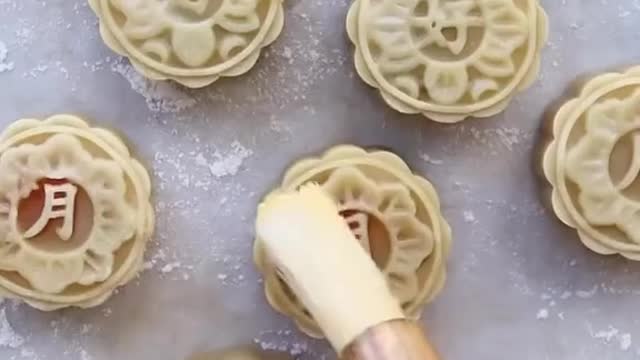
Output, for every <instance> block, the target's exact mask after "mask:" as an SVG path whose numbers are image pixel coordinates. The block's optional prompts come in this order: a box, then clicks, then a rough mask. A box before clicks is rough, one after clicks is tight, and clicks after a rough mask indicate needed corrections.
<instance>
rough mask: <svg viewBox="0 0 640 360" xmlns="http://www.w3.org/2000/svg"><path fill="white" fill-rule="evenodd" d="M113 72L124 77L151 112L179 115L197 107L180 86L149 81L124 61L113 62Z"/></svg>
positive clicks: (165, 82)
mask: <svg viewBox="0 0 640 360" xmlns="http://www.w3.org/2000/svg"><path fill="white" fill-rule="evenodd" d="M111 70H113V71H114V72H116V73H118V74H120V75H122V76H123V77H124V78H125V79H126V80H127V81H128V82H129V84H130V85H131V88H132V89H133V90H134V91H135V92H137V93H138V94H140V95H142V96H143V97H144V99H145V101H146V102H147V106H148V107H149V110H151V111H154V112H161V113H177V112H180V111H183V110H186V109H188V108H191V107H193V106H194V105H196V100H195V99H194V98H193V97H191V96H189V94H187V92H186V91H184V90H182V89H180V88H179V87H178V85H175V84H173V83H171V82H169V81H155V80H149V79H147V78H145V77H144V76H142V74H140V73H139V72H137V71H136V69H134V68H133V67H132V66H131V65H129V64H128V63H126V62H124V60H117V61H115V62H113V63H112V64H111Z"/></svg>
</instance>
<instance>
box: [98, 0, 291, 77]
mask: <svg viewBox="0 0 640 360" xmlns="http://www.w3.org/2000/svg"><path fill="white" fill-rule="evenodd" d="M89 1H90V4H91V5H92V8H93V9H94V10H95V12H96V13H97V14H98V16H99V17H100V19H101V33H102V35H103V38H104V40H105V42H106V43H107V44H108V45H109V46H111V47H112V48H113V49H114V50H115V51H117V52H118V53H121V54H123V55H126V56H130V57H131V58H132V62H133V64H134V65H135V66H136V67H137V68H138V69H139V70H141V71H142V72H143V73H144V74H146V75H147V76H149V77H152V78H154V79H166V78H171V79H173V80H176V81H178V82H181V83H183V84H184V85H187V86H190V87H201V86H204V85H207V84H210V83H211V82H213V81H215V80H216V79H217V78H218V77H220V76H235V75H239V74H241V73H244V72H246V71H248V70H249V69H250V68H251V67H252V66H253V64H254V63H255V62H256V61H257V58H258V56H259V53H260V49H261V48H262V47H264V46H266V45H268V44H270V43H271V42H273V41H274V40H275V39H276V37H277V36H278V35H279V33H280V32H281V30H282V24H283V9H282V4H281V0H220V1H214V0H167V1H157V0H89ZM263 3H267V5H266V6H265V5H264V4H263Z"/></svg>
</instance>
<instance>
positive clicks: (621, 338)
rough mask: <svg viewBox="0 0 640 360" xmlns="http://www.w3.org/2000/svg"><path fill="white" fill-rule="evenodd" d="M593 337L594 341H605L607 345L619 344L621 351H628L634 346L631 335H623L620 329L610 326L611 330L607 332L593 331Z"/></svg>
mask: <svg viewBox="0 0 640 360" xmlns="http://www.w3.org/2000/svg"><path fill="white" fill-rule="evenodd" d="M591 336H592V337H593V338H594V339H600V340H602V341H604V342H605V343H606V344H611V343H613V342H617V343H618V345H619V346H620V350H622V351H627V350H629V349H630V348H631V345H632V344H633V342H632V340H631V334H629V333H623V332H621V331H620V330H619V329H617V328H615V327H613V326H611V325H609V328H608V329H606V330H600V331H598V332H595V333H594V332H593V331H591Z"/></svg>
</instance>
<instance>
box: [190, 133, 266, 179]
mask: <svg viewBox="0 0 640 360" xmlns="http://www.w3.org/2000/svg"><path fill="white" fill-rule="evenodd" d="M251 155H253V150H251V149H247V148H246V147H244V146H243V145H242V144H240V143H239V142H238V141H234V142H233V143H231V151H229V152H227V153H225V154H221V153H220V152H219V151H216V152H215V153H214V154H213V157H214V160H213V161H209V160H207V159H206V158H205V157H204V155H203V154H202V153H199V154H198V155H196V158H195V161H196V164H197V165H199V166H205V167H207V168H209V171H210V172H211V175H213V176H214V177H216V178H221V177H225V176H230V175H235V174H237V173H238V170H240V167H241V166H242V163H243V162H244V160H245V159H247V158H248V157H250V156H251Z"/></svg>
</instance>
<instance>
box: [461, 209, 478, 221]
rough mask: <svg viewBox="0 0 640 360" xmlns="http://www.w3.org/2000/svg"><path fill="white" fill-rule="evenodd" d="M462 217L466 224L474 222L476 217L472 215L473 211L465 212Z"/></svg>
mask: <svg viewBox="0 0 640 360" xmlns="http://www.w3.org/2000/svg"><path fill="white" fill-rule="evenodd" d="M463 215H464V221H465V222H467V223H473V222H476V216H475V215H474V214H473V211H471V210H465V211H464V213H463Z"/></svg>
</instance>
